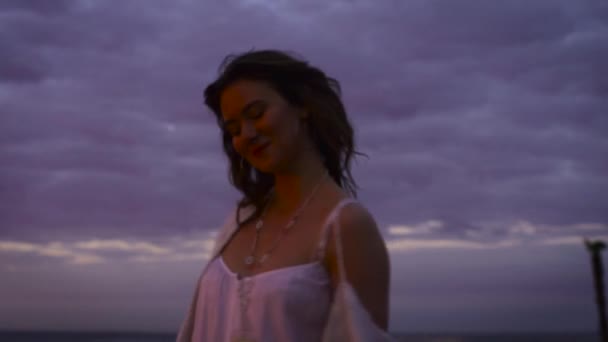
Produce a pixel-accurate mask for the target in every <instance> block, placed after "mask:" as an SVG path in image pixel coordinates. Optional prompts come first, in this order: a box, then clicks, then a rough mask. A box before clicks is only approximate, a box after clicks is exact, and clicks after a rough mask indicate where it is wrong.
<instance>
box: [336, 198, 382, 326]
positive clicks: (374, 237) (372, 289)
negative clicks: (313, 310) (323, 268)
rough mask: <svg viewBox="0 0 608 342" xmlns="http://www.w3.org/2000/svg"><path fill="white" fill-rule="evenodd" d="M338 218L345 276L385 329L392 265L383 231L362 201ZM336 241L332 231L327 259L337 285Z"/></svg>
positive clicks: (362, 302)
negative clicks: (379, 228)
mask: <svg viewBox="0 0 608 342" xmlns="http://www.w3.org/2000/svg"><path fill="white" fill-rule="evenodd" d="M336 221H337V222H338V223H339V228H340V230H339V234H340V240H341V242H342V253H343V258H344V266H345V271H346V278H347V280H348V282H349V283H350V284H351V285H352V287H353V288H354V290H355V292H356V294H357V296H358V297H359V300H360V301H361V304H363V306H364V307H365V308H366V309H367V311H368V312H369V313H370V316H371V317H372V319H373V321H374V322H375V323H376V324H377V325H378V326H379V327H380V328H382V329H384V330H385V331H386V330H387V329H388V311H389V283H390V269H389V267H390V265H389V257H388V252H387V249H386V245H385V243H384V240H383V239H382V235H381V234H380V231H379V230H378V227H377V225H376V222H375V220H374V218H373V217H372V215H371V214H370V213H369V212H368V211H367V209H365V208H364V207H363V206H361V205H360V204H351V205H347V206H345V207H344V208H342V210H341V212H340V215H339V217H338V218H337V219H336ZM336 228H337V227H336ZM335 244H336V241H335V239H334V236H333V234H330V237H329V241H328V248H327V260H326V262H327V266H328V269H329V271H330V274H331V278H332V285H333V288H334V289H335V288H336V286H337V285H338V280H339V278H338V277H339V273H338V272H339V266H338V259H337V254H336V245H335Z"/></svg>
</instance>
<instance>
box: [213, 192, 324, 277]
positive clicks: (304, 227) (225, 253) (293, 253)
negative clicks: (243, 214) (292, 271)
mask: <svg viewBox="0 0 608 342" xmlns="http://www.w3.org/2000/svg"><path fill="white" fill-rule="evenodd" d="M331 207H332V203H326V202H320V203H317V204H316V205H314V206H311V207H310V208H309V210H306V211H305V212H303V213H302V214H301V215H300V216H299V217H298V218H297V220H296V221H295V223H294V224H293V225H292V226H291V227H290V228H289V229H286V226H287V224H288V222H289V221H290V220H291V219H292V216H291V215H268V216H266V217H264V218H263V220H262V222H263V224H262V226H261V228H260V230H259V233H258V234H256V229H255V226H256V224H257V223H258V220H257V219H255V220H253V221H251V222H249V223H247V224H245V225H243V226H241V228H240V229H239V230H237V231H236V232H235V233H234V234H233V235H232V236H231V238H230V239H229V240H228V242H227V243H226V245H225V246H224V248H223V250H222V251H221V252H220V256H221V257H222V260H223V262H224V263H225V266H226V267H227V269H228V270H229V271H231V272H233V273H239V274H246V275H248V276H253V275H257V274H261V273H265V272H270V271H274V270H278V269H282V268H289V267H295V266H300V265H306V264H310V263H313V262H316V261H318V260H317V259H316V257H318V256H319V255H322V254H323V253H322V252H323V251H322V250H321V249H320V247H322V246H321V240H323V239H324V238H325V237H324V232H325V226H326V219H327V216H328V214H329V211H330V210H331ZM242 219H244V218H242ZM256 239H257V241H256ZM265 254H266V255H267V258H266V259H265V261H264V262H263V263H261V264H256V265H255V266H253V267H251V266H247V264H246V262H245V259H246V258H247V257H248V256H250V255H253V256H254V257H255V258H260V257H261V256H263V255H265Z"/></svg>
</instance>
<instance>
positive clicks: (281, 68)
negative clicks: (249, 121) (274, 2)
mask: <svg viewBox="0 0 608 342" xmlns="http://www.w3.org/2000/svg"><path fill="white" fill-rule="evenodd" d="M293 55H294V54H293V53H288V52H284V51H278V50H257V51H256V50H251V51H248V52H245V53H242V54H238V55H235V54H230V55H228V56H226V57H225V58H224V60H223V62H222V63H221V64H220V67H219V77H218V79H217V80H215V81H214V82H213V83H211V84H209V85H208V86H207V88H206V89H205V92H204V97H205V104H206V105H207V106H208V107H209V108H210V109H211V110H212V111H213V113H214V114H215V117H216V119H217V123H218V125H219V127H220V129H221V131H222V132H221V133H222V142H223V147H224V152H225V153H226V155H227V156H228V160H229V162H230V169H229V180H230V183H231V184H232V185H233V186H234V187H236V188H237V189H238V190H239V191H240V192H241V193H242V194H243V198H242V199H240V200H239V201H238V203H237V219H236V220H237V224H238V225H239V226H240V225H243V224H246V223H247V222H250V221H251V220H253V219H255V218H257V217H259V215H260V214H261V212H262V209H263V206H264V203H265V199H266V197H267V195H268V194H269V191H270V190H271V189H272V187H273V186H274V176H273V175H272V174H267V173H263V172H260V171H259V170H256V169H255V168H253V167H252V166H251V165H250V164H249V163H247V161H246V160H245V159H244V158H242V157H241V156H240V155H239V154H238V153H237V152H236V150H235V149H234V146H233V145H232V137H231V135H230V134H229V133H228V132H227V131H226V130H224V128H223V127H224V126H223V117H222V112H221V108H220V97H221V95H222V92H223V91H224V90H225V89H226V88H227V87H228V86H229V85H231V84H232V83H234V82H235V81H238V80H249V81H262V82H264V83H265V84H267V85H269V86H270V87H271V88H272V89H273V90H274V91H276V92H277V93H278V94H279V95H280V96H282V97H283V98H284V99H285V100H286V101H287V102H288V103H289V104H291V105H292V106H295V107H298V108H302V109H304V110H306V111H307V112H308V113H309V116H308V119H307V124H308V127H307V128H308V133H309V134H310V137H311V138H312V141H313V143H314V145H315V146H316V148H318V150H319V152H320V155H321V156H322V158H323V163H324V164H325V167H326V168H327V170H328V171H329V175H330V176H331V177H332V178H333V179H334V181H335V182H336V183H337V184H338V185H339V186H340V187H341V188H343V189H346V190H347V191H348V192H349V193H350V194H351V196H353V197H357V188H358V187H357V184H356V183H355V181H354V179H353V177H352V174H351V171H350V167H351V159H352V156H353V154H357V155H364V154H363V153H360V152H357V151H355V150H354V134H353V128H352V126H351V124H350V122H349V120H348V118H347V115H346V111H345V109H344V105H343V104H342V101H341V99H340V96H341V88H340V83H339V82H338V81H337V80H335V79H334V78H331V77H328V76H327V75H325V73H324V72H323V71H321V70H320V69H318V68H316V67H313V66H311V65H309V63H308V62H306V61H304V60H302V59H298V58H296V57H293ZM252 204H253V205H254V207H255V210H254V212H253V214H252V215H251V216H250V217H248V218H247V219H246V220H245V221H243V222H240V218H239V212H240V209H241V208H243V207H246V206H249V205H252Z"/></svg>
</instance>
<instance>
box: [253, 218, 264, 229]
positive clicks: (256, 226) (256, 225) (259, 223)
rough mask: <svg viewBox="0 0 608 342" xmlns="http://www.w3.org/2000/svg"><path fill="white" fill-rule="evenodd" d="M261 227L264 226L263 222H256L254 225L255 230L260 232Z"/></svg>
mask: <svg viewBox="0 0 608 342" xmlns="http://www.w3.org/2000/svg"><path fill="white" fill-rule="evenodd" d="M263 225H264V221H262V220H258V222H257V223H256V224H255V229H256V230H260V228H262V226H263Z"/></svg>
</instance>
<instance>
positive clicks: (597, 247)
mask: <svg viewBox="0 0 608 342" xmlns="http://www.w3.org/2000/svg"><path fill="white" fill-rule="evenodd" d="M585 245H586V246H587V250H588V251H589V252H590V253H591V264H592V267H593V280H594V285H595V296H596V297H595V298H596V302H597V308H598V310H599V318H600V338H601V340H600V341H603V342H608V327H607V325H606V296H605V295H604V269H603V266H602V256H601V252H602V250H603V249H604V248H606V244H605V243H604V242H603V241H600V240H597V241H589V240H587V239H585Z"/></svg>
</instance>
